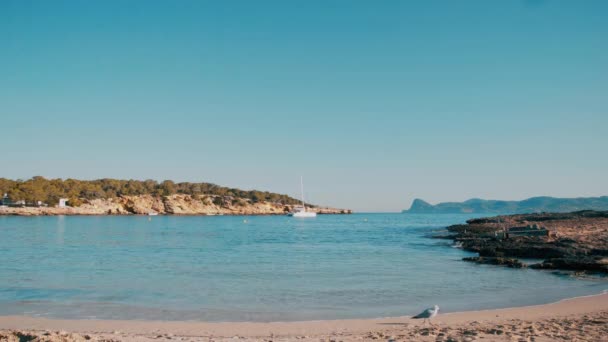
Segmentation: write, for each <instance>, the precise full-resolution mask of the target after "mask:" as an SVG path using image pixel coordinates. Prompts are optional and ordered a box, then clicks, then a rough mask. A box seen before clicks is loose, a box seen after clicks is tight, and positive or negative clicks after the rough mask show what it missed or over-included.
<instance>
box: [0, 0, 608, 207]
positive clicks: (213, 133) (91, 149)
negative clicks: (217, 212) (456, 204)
mask: <svg viewBox="0 0 608 342" xmlns="http://www.w3.org/2000/svg"><path fill="white" fill-rule="evenodd" d="M0 118H1V121H0V134H1V139H2V142H3V146H2V152H1V153H0V176H2V177H8V178H22V179H26V178H29V177H31V176H34V175H42V176H45V177H50V178H55V177H61V178H67V177H72V178H80V179H95V178H102V177H113V178H124V179H128V178H134V179H147V178H152V179H157V180H163V179H173V180H176V181H209V182H214V183H217V184H220V185H226V186H233V187H240V188H245V189H251V188H256V189H261V190H269V191H275V192H280V193H288V194H291V195H297V194H298V189H299V177H300V175H304V177H305V184H306V193H307V196H308V197H309V199H310V201H312V202H315V203H319V204H326V205H333V206H340V207H349V208H353V209H355V210H359V211H391V210H393V211H394V210H400V209H403V208H407V207H409V205H410V202H411V201H412V199H413V198H415V197H420V198H423V199H426V200H428V201H430V202H439V201H448V200H466V199H468V198H471V197H481V198H492V199H523V198H526V197H529V196H535V195H551V196H562V197H572V196H598V195H606V194H608V1H602V0H600V1H540V0H536V1H345V0H344V1H215V2H211V1H143V0H142V1H105V0H104V1H42V0H41V1H22V0H19V1H9V0H3V1H0Z"/></svg>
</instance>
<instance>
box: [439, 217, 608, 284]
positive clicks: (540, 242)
mask: <svg viewBox="0 0 608 342" xmlns="http://www.w3.org/2000/svg"><path fill="white" fill-rule="evenodd" d="M522 227H523V228H522ZM447 231H448V232H449V234H451V235H450V237H451V238H452V239H453V240H454V241H455V243H456V244H457V245H458V246H461V247H462V248H463V249H465V250H468V251H471V252H477V253H479V257H477V258H474V259H468V260H466V261H474V262H478V263H491V264H502V262H503V261H504V259H505V258H507V259H509V260H516V259H514V258H537V259H544V260H545V261H544V262H543V263H540V264H535V265H531V266H530V267H531V268H536V269H563V270H577V271H590V272H603V273H608V258H607V256H608V247H607V246H608V212H607V211H589V210H587V211H578V212H572V213H541V214H523V215H509V216H496V217H490V218H480V219H473V220H469V221H467V224H461V225H454V226H450V227H447ZM510 232H511V234H510ZM513 232H515V233H517V235H514V234H513ZM538 232H543V233H544V234H538ZM526 233H529V234H526ZM442 237H445V236H442ZM501 259H502V260H501ZM509 262H511V261H509Z"/></svg>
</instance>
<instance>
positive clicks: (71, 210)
mask: <svg viewBox="0 0 608 342" xmlns="http://www.w3.org/2000/svg"><path fill="white" fill-rule="evenodd" d="M293 209H294V206H293V205H289V204H281V203H271V202H252V201H250V200H248V199H243V198H234V197H231V196H214V195H201V196H191V195H181V194H178V195H171V196H164V197H156V196H152V195H141V196H121V197H117V198H111V199H95V200H90V201H87V202H85V203H84V204H82V205H81V206H79V207H64V208H58V207H0V215H21V216H35V215H131V214H138V215H147V214H149V213H157V214H160V215H283V214H286V213H288V212H290V211H292V210H293ZM307 210H310V211H314V212H316V213H318V214H351V213H352V211H351V210H350V209H335V208H324V207H312V208H307Z"/></svg>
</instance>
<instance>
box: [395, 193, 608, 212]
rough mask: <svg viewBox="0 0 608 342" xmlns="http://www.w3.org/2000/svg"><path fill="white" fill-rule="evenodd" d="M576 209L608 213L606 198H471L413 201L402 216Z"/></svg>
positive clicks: (567, 210) (607, 197) (607, 200)
mask: <svg viewBox="0 0 608 342" xmlns="http://www.w3.org/2000/svg"><path fill="white" fill-rule="evenodd" d="M577 210H608V196H602V197H579V198H555V197H546V196H544V197H532V198H528V199H526V200H523V201H495V200H483V199H479V198H472V199H470V200H468V201H464V202H444V203H439V204H436V205H432V204H430V203H428V202H425V201H423V200H421V199H418V198H417V199H415V200H414V202H412V206H411V207H410V209H409V210H404V211H403V212H404V213H415V214H417V213H420V214H426V213H437V214H455V213H487V214H490V213H496V214H521V213H534V212H570V211H577Z"/></svg>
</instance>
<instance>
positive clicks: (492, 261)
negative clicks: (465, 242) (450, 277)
mask: <svg viewBox="0 0 608 342" xmlns="http://www.w3.org/2000/svg"><path fill="white" fill-rule="evenodd" d="M462 260H463V261H469V262H474V263H476V264H486V265H499V266H507V267H511V268H523V267H526V264H524V263H522V262H521V261H519V260H517V259H511V258H487V257H470V258H463V259H462Z"/></svg>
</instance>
